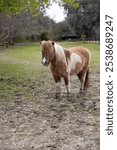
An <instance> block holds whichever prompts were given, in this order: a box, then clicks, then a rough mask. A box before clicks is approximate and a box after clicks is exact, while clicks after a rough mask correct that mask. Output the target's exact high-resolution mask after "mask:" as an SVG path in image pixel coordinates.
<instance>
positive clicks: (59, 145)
mask: <svg viewBox="0 0 117 150" xmlns="http://www.w3.org/2000/svg"><path fill="white" fill-rule="evenodd" d="M98 70H99V69H98ZM98 70H95V71H94V70H92V72H91V74H90V87H89V89H88V92H87V94H86V95H85V96H82V95H79V94H77V93H78V91H79V81H78V79H77V78H76V77H72V78H71V86H72V94H71V95H70V96H69V97H66V95H65V88H64V86H63V85H62V95H61V98H60V99H55V98H54V86H53V83H54V82H53V80H52V77H51V75H48V76H47V77H46V78H44V79H43V82H44V83H45V85H44V88H40V86H41V85H42V84H43V83H42V81H41V79H40V80H39V81H36V83H37V82H38V86H39V87H38V92H37V91H36V92H35V94H34V97H33V98H32V100H28V99H25V98H23V97H22V95H20V94H19V95H18V94H17V95H16V100H15V101H10V102H5V103H2V104H1V105H0V150H99V145H100V142H99V141H100V139H99V71H98ZM34 84H35V82H34ZM46 85H47V87H46ZM34 90H35V89H34V88H32V91H30V92H34Z"/></svg>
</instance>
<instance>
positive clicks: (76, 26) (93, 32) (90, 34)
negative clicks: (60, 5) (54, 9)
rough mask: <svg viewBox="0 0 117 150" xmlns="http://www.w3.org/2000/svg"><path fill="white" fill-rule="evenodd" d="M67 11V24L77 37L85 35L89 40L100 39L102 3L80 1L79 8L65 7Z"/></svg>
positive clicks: (90, 0)
mask: <svg viewBox="0 0 117 150" xmlns="http://www.w3.org/2000/svg"><path fill="white" fill-rule="evenodd" d="M64 8H65V9H67V11H68V13H67V19H66V21H67V23H68V24H69V25H70V26H71V28H72V30H73V32H74V34H75V35H76V36H82V35H85V36H86V37H87V38H91V39H98V40H99V33H100V32H99V31H100V1H99V0H79V8H78V9H74V8H73V7H72V6H68V5H66V4H65V5H64Z"/></svg>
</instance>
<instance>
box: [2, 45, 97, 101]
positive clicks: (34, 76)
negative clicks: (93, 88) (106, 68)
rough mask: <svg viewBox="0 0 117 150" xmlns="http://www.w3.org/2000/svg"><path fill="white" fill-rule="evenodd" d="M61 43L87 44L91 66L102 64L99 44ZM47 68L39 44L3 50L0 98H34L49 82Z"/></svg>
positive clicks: (8, 99) (68, 46) (7, 99)
mask: <svg viewBox="0 0 117 150" xmlns="http://www.w3.org/2000/svg"><path fill="white" fill-rule="evenodd" d="M60 44H61V45H62V46H63V47H66V48H70V47H73V46H77V45H81V46H84V47H87V48H88V49H89V50H90V52H91V54H92V60H91V67H92V68H97V67H99V44H84V43H79V42H60ZM48 70H49V69H47V68H46V67H43V66H42V64H41V49H40V46H39V44H38V43H33V44H32V45H30V46H15V47H10V48H8V49H4V50H0V101H1V102H5V101H10V100H16V99H17V98H24V99H33V98H34V97H35V96H36V94H37V93H38V92H40V91H41V90H42V88H43V87H44V86H45V85H46V83H45V80H44V77H46V75H47V73H48Z"/></svg>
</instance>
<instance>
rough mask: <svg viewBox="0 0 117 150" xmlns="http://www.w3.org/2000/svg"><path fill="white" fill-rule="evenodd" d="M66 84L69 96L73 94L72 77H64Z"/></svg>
mask: <svg viewBox="0 0 117 150" xmlns="http://www.w3.org/2000/svg"><path fill="white" fill-rule="evenodd" d="M64 82H65V86H66V90H67V94H70V93H71V87H70V77H69V76H67V77H64Z"/></svg>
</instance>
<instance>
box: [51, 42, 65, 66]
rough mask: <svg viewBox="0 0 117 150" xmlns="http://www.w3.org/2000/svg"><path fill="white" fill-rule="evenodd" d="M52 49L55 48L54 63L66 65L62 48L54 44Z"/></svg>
mask: <svg viewBox="0 0 117 150" xmlns="http://www.w3.org/2000/svg"><path fill="white" fill-rule="evenodd" d="M54 48H55V56H56V61H57V62H61V61H62V62H63V63H65V64H67V62H66V56H65V53H64V50H63V48H62V47H61V46H60V45H59V44H56V43H55V45H54Z"/></svg>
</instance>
